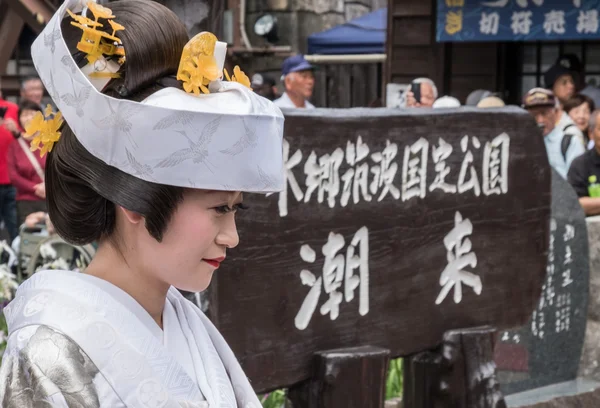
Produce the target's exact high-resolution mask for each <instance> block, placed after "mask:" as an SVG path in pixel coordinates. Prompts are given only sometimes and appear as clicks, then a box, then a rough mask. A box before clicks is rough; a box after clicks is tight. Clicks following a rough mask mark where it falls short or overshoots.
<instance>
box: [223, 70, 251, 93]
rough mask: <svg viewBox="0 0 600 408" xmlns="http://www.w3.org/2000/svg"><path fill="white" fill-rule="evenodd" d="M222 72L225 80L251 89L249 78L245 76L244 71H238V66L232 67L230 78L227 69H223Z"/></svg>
mask: <svg viewBox="0 0 600 408" xmlns="http://www.w3.org/2000/svg"><path fill="white" fill-rule="evenodd" d="M223 72H224V73H225V78H227V80H228V81H233V82H237V83H239V84H242V85H244V86H246V87H248V88H250V89H252V87H251V86H250V78H248V75H246V74H245V73H244V71H242V70H241V69H240V67H239V65H236V66H235V67H233V75H232V77H231V78H229V73H228V72H227V68H225V69H223Z"/></svg>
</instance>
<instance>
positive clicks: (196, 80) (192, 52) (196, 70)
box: [177, 32, 219, 95]
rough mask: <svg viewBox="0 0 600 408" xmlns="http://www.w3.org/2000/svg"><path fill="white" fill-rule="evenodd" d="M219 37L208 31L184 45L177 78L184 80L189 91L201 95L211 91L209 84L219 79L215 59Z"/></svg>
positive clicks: (185, 88) (184, 84)
mask: <svg viewBox="0 0 600 408" xmlns="http://www.w3.org/2000/svg"><path fill="white" fill-rule="evenodd" d="M216 43H217V37H216V36H215V35H214V34H212V33H208V32H204V33H200V34H197V35H196V36H194V38H192V39H191V40H190V41H188V43H187V44H186V45H185V47H183V52H182V54H181V60H180V61H179V69H178V70H177V79H178V80H179V81H182V82H183V89H184V90H185V91H186V92H188V93H193V94H194V95H200V92H202V93H210V91H209V90H208V84H210V83H211V82H212V81H216V80H217V79H219V69H218V67H217V61H216V60H215V56H214V53H215V44H216Z"/></svg>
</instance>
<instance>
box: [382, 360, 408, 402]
mask: <svg viewBox="0 0 600 408" xmlns="http://www.w3.org/2000/svg"><path fill="white" fill-rule="evenodd" d="M402 368H403V367H402V359H401V358H398V359H396V360H391V361H390V369H389V370H388V377H387V381H386V383H385V399H392V398H397V397H401V396H402V385H403V381H404V377H403V370H402Z"/></svg>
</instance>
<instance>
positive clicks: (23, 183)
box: [7, 139, 46, 201]
mask: <svg viewBox="0 0 600 408" xmlns="http://www.w3.org/2000/svg"><path fill="white" fill-rule="evenodd" d="M23 140H24V139H23ZM25 143H27V147H29V146H30V144H29V142H28V141H26V140H25ZM31 153H32V154H33V156H34V157H35V158H36V159H37V161H38V163H39V164H40V167H41V168H42V170H44V169H45V168H46V156H44V157H43V158H41V157H40V150H36V151H35V152H31ZM7 157H8V174H9V176H10V181H11V183H12V185H13V186H14V187H15V188H16V189H17V201H40V200H43V198H40V197H38V196H37V195H35V189H34V187H35V186H36V185H37V184H40V183H41V182H42V179H41V178H40V176H38V174H37V172H36V171H35V167H33V164H31V162H30V161H29V158H28V157H27V154H26V153H25V152H24V151H23V148H22V147H21V144H20V143H19V141H18V140H13V141H12V143H11V144H10V146H9V147H8V156H7Z"/></svg>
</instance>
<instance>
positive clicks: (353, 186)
mask: <svg viewBox="0 0 600 408" xmlns="http://www.w3.org/2000/svg"><path fill="white" fill-rule="evenodd" d="M368 155H369V146H367V145H366V144H364V143H363V141H362V138H361V137H360V136H359V137H358V139H357V141H356V145H355V144H354V143H352V142H348V144H347V145H346V163H348V165H349V166H351V167H350V168H349V169H348V170H346V172H345V173H344V175H343V176H342V182H343V183H344V186H343V187H342V196H341V198H340V205H341V206H342V207H345V206H346V205H347V204H348V202H349V201H350V196H352V201H353V203H354V204H357V203H358V202H359V201H360V197H361V195H362V198H363V199H364V200H365V201H367V202H370V201H371V195H370V194H369V190H368V186H369V164H368V163H367V162H362V163H361V161H362V160H364V159H365V158H366V157H367V156H368Z"/></svg>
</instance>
